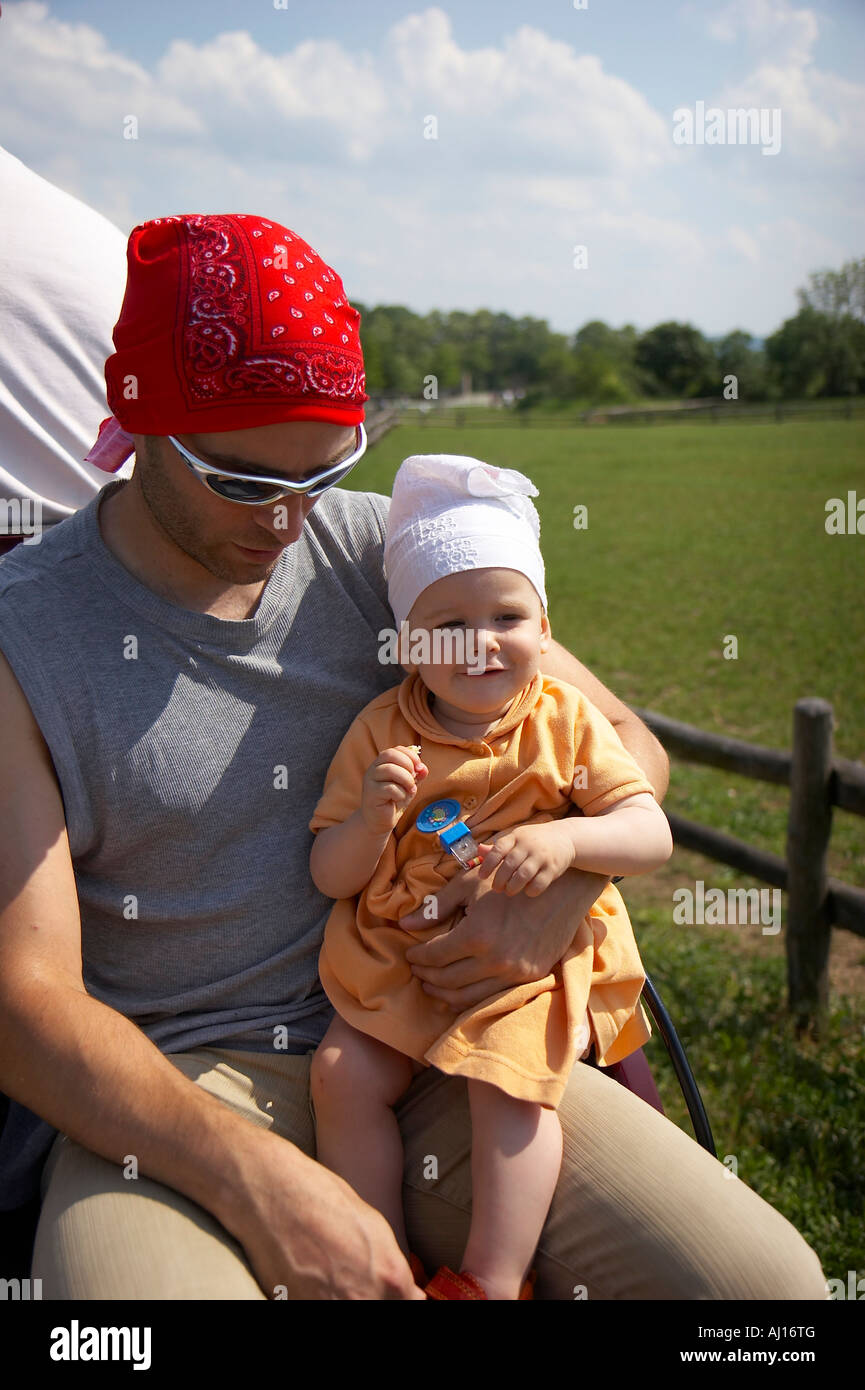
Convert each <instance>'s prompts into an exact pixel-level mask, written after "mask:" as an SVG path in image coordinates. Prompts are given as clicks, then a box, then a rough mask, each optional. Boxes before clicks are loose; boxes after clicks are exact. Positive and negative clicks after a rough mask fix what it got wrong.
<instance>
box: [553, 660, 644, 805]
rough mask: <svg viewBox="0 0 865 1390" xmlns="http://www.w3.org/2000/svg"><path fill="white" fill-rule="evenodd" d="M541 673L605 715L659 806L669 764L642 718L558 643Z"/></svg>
mask: <svg viewBox="0 0 865 1390" xmlns="http://www.w3.org/2000/svg"><path fill="white" fill-rule="evenodd" d="M541 671H542V672H543V674H544V675H545V676H553V677H555V678H556V679H557V680H562V681H567V682H568V684H569V685H575V686H576V687H577V689H578V690H581V691H582V692H583V694H584V695H585V696H587V697H588V699H590V700H591V702H592V704H593V705H597V707H598V709H599V710H600V711H601V714H603V715H606V717H607V719H609V721H610V723H611V724H612V726H613V728H614V729H615V731H616V733H617V734H618V735H619V738H620V739H621V740H622V743H623V744H624V745H625V747H626V748H627V750H628V752H629V753H630V755H631V757H632V758H633V759H634V762H635V763H637V765H638V766H639V767H640V768H642V770H643V772H644V773H645V774H646V778H647V779H648V781H650V782H651V784H652V786H653V788H654V790H655V800H656V801H657V802H658V804H659V805H660V803H661V802H662V801H663V800H664V797H665V796H666V794H667V787H668V786H669V782H670V762H669V759H668V757H667V755H666V753H665V752H664V748H663V745H662V744H660V743H659V742H658V740H657V739H656V738H655V735H654V734H653V733H652V732H651V730H650V729H647V728H646V725H645V724H644V723H643V721H642V719H638V718H637V716H636V714H634V712H633V710H630V709H628V706H627V705H623V704H622V701H621V700H619V699H617V698H616V696H615V695H614V694H613V692H612V691H611V690H608V689H607V687H606V686H605V685H602V684H601V682H600V681H599V680H598V678H597V677H596V676H593V675H592V673H591V671H589V670H588V669H587V668H586V667H585V666H583V664H582V662H580V661H577V658H576V657H575V656H572V655H571V653H570V652H569V651H568V650H567V649H566V648H565V647H563V646H562V645H561V643H560V642H556V641H555V640H553V641H552V642H551V643H550V649H549V651H548V652H546V653H545V654H544V656H543V657H542V659H541Z"/></svg>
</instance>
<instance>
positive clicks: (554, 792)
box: [310, 455, 673, 1299]
mask: <svg viewBox="0 0 865 1390" xmlns="http://www.w3.org/2000/svg"><path fill="white" fill-rule="evenodd" d="M532 496H537V490H536V489H535V488H534V487H533V485H532V484H531V482H530V481H529V480H528V479H527V478H525V477H524V476H523V475H522V474H520V473H517V472H515V471H514V470H512V469H498V468H494V467H492V466H490V465H487V464H483V463H481V462H479V461H478V460H476V459H471V458H463V457H459V456H455V455H421V456H414V457H412V458H408V459H406V460H405V462H404V463H403V464H402V466H401V468H400V470H399V472H398V473H397V476H396V479H395V482H394V488H393V499H392V502H391V508H390V515H389V520H388V535H387V541H386V545H385V569H386V572H387V578H388V592H389V598H390V602H391V607H392V608H393V611H394V615H395V618H396V622H397V627H398V629H400V630H401V632H402V633H403V635H404V636H406V635H407V636H408V639H409V653H410V662H406V663H405V666H406V669H407V670H408V671H409V675H408V677H407V679H406V680H405V681H403V683H402V684H401V685H400V686H398V687H395V688H394V689H391V690H388V691H387V692H385V694H383V695H380V696H379V697H378V698H377V699H375V700H373V701H372V702H371V703H370V704H368V705H367V706H366V708H365V709H364V710H362V711H361V713H360V714H359V715H358V716H357V718H356V719H355V721H354V722H353V724H352V725H351V728H350V729H349V730H348V733H347V734H346V735H345V737H344V739H343V741H342V743H341V745H340V747H339V749H338V750H337V753H336V756H335V757H334V760H333V762H332V763H331V766H330V769H329V771H328V775H327V780H326V782H325V788H324V792H323V795H322V797H321V799H320V801H319V803H318V806H317V807H316V811H315V814H314V816H313V819H312V821H311V822H310V828H311V829H312V830H313V831H314V832H315V833H316V839H315V843H314V845H313V850H312V855H311V859H310V868H311V873H312V877H313V879H314V881H315V883H316V885H317V887H318V888H319V889H320V890H321V892H323V893H325V894H327V895H328V896H329V897H332V898H335V899H337V900H338V901H337V902H336V903H335V905H334V908H333V910H332V912H331V915H330V917H329V918H328V922H327V925H326V928H325V935H324V943H323V946H322V951H321V956H320V961H319V973H320V977H321V981H322V985H323V988H324V989H325V991H326V993H327V995H328V997H329V999H330V1001H331V1003H332V1004H333V1005H334V1008H335V1009H336V1017H335V1018H334V1019H333V1022H332V1023H331V1025H330V1027H329V1029H328V1031H327V1034H326V1035H325V1037H324V1039H323V1040H322V1042H321V1044H320V1046H319V1048H318V1050H317V1052H316V1055H315V1057H314V1058H313V1063H312V1074H311V1095H312V1100H313V1105H314V1109H315V1117H316V1136H317V1153H318V1159H319V1161H320V1162H321V1163H324V1164H325V1165H326V1166H327V1167H328V1168H330V1169H332V1170H333V1171H334V1172H337V1173H339V1174H340V1176H342V1177H343V1178H344V1179H345V1180H346V1181H347V1182H349V1183H350V1184H351V1185H352V1187H353V1188H354V1189H355V1191H356V1192H357V1193H358V1194H359V1195H360V1196H361V1197H362V1198H363V1199H364V1200H365V1201H367V1202H369V1203H370V1205H372V1206H374V1207H376V1208H377V1210H379V1211H380V1212H382V1213H383V1215H384V1216H385V1217H386V1218H387V1219H388V1221H389V1222H390V1223H391V1226H392V1227H393V1230H394V1233H395V1235H396V1238H397V1240H398V1242H399V1244H400V1246H401V1248H402V1250H403V1252H404V1254H405V1255H406V1257H407V1259H409V1261H410V1263H411V1266H412V1269H413V1271H414V1273H415V1278H416V1280H417V1282H418V1283H419V1284H420V1285H421V1287H424V1286H425V1288H426V1293H427V1295H428V1297H430V1298H437V1299H460V1298H480V1299H521V1298H523V1299H524V1298H531V1297H532V1296H533V1294H532V1285H533V1282H534V1271H532V1270H531V1265H532V1261H533V1258H534V1254H535V1250H536V1248H537V1244H538V1240H539V1238H540V1234H541V1230H542V1228H543V1225H544V1222H545V1220H546V1218H547V1214H548V1211H549V1208H550V1204H551V1201H552V1198H553V1194H554V1191H555V1187H556V1182H557V1179H558V1174H559V1169H560V1165H561V1157H562V1131H561V1126H560V1124H559V1120H558V1116H557V1114H556V1107H557V1105H558V1103H559V1101H560V1100H561V1096H562V1094H563V1091H564V1088H565V1086H566V1084H567V1080H568V1076H569V1075H570V1072H571V1070H572V1069H573V1067H574V1065H575V1062H576V1061H577V1060H578V1059H579V1058H580V1056H581V1055H585V1053H586V1051H588V1050H589V1048H587V1044H591V1045H593V1046H594V1049H595V1055H596V1060H597V1062H598V1063H599V1064H601V1065H610V1064H611V1063H613V1062H615V1061H618V1060H620V1059H621V1058H623V1057H626V1056H628V1055H629V1054H630V1053H632V1052H634V1051H635V1050H636V1049H637V1048H639V1047H640V1046H641V1045H642V1044H643V1043H644V1042H645V1041H646V1039H647V1038H648V1037H649V1028H648V1024H647V1021H646V1018H645V1015H644V1014H643V1011H642V1008H641V1006H640V1002H639V999H640V991H641V989H642V985H643V982H644V979H645V972H644V971H643V968H642V965H641V962H640V958H639V953H638V951H637V947H636V943H635V941H634V937H633V932H632V930H631V926H630V922H629V920H628V916H627V913H626V911H625V908H624V903H623V902H622V899H621V896H620V894H619V893H618V890H617V889H616V888H614V887H613V886H612V884H608V885H607V887H606V888H605V889H604V891H603V893H602V894H601V896H600V897H599V898H598V900H597V902H596V903H595V905H594V906H593V908H592V911H591V914H590V915H589V916H587V917H586V918H584V919H583V920H582V921H581V922H580V923H579V924H575V931H574V938H573V941H572V943H571V945H570V947H569V948H568V950H567V951H566V952H565V954H564V956H563V957H562V960H561V961H560V962H559V963H558V964H557V965H556V966H555V967H554V969H553V971H552V972H551V974H550V975H549V976H548V977H546V978H545V979H543V980H539V981H533V982H531V983H529V984H525V985H519V986H515V987H510V988H508V989H505V990H502V991H499V992H498V993H497V994H494V995H492V996H491V997H490V998H488V999H485V1000H483V1001H482V1002H481V1003H479V1004H475V1005H473V1006H472V1007H471V1008H469V1009H467V1010H465V1011H463V1012H462V1013H460V1014H458V1015H456V1016H455V1015H454V1012H453V1011H452V1010H451V1008H450V1006H449V1005H448V1004H446V1003H445V1002H444V1001H443V1000H440V999H437V998H434V997H433V996H431V995H429V994H427V993H426V992H425V991H424V990H423V988H422V982H421V981H420V980H419V979H418V978H417V977H416V976H414V975H413V974H412V971H411V967H410V965H409V963H408V961H407V960H406V959H405V952H406V950H407V949H408V948H409V947H410V946H412V945H413V944H415V943H416V942H419V941H427V940H430V939H431V938H432V937H436V936H440V935H441V934H442V932H443V931H444V930H446V929H448V928H449V927H451V926H453V925H454V921H453V920H451V921H448V922H441V921H436V920H435V916H434V911H435V906H436V900H435V896H434V895H435V893H436V891H437V890H439V889H440V888H441V887H442V886H443V885H444V884H445V883H447V882H449V881H450V879H451V878H453V876H454V875H455V874H456V873H461V872H466V871H468V872H474V873H476V874H477V875H478V876H479V877H480V878H482V879H488V880H490V882H491V887H492V888H493V889H494V890H496V891H498V892H504V893H506V894H508V895H513V894H515V893H519V892H524V893H525V894H526V895H527V896H530V897H535V896H537V895H538V894H540V893H543V892H544V890H545V889H546V888H547V887H548V886H549V885H550V884H551V883H552V882H553V881H554V880H555V879H557V878H558V877H559V876H560V875H561V874H563V873H565V872H566V870H568V869H570V868H578V869H585V870H588V871H591V872H595V873H602V874H605V875H607V876H612V875H617V874H640V873H647V872H649V871H650V870H652V869H654V868H657V867H658V866H659V865H661V864H663V863H665V862H666V860H667V859H668V858H669V856H670V854H671V853H672V848H673V845H672V837H671V835H670V829H669V826H668V823H667V819H666V817H665V815H664V813H663V811H662V810H661V808H660V807H659V806H658V804H657V803H656V801H655V799H654V796H653V794H652V787H651V784H650V783H649V782H648V781H647V780H646V778H645V777H644V775H643V773H642V772H641V771H640V768H639V767H638V766H637V764H636V763H635V762H634V760H633V759H632V758H631V756H630V754H629V753H628V752H627V751H626V750H625V748H624V746H623V745H622V743H621V741H620V739H619V738H618V735H617V734H616V732H615V730H614V729H613V727H612V725H611V724H610V723H609V721H608V720H607V719H606V718H605V717H604V716H603V715H602V714H601V713H600V711H599V710H597V709H596V708H595V706H594V705H592V704H591V703H590V702H589V700H587V699H586V697H585V696H584V695H583V694H581V692H580V691H579V690H577V689H576V688H575V687H574V686H571V685H568V684H566V683H565V682H562V681H559V680H554V679H553V678H551V677H548V676H545V675H543V674H542V673H541V671H540V670H539V666H540V661H541V657H542V656H543V654H544V653H545V652H546V651H547V650H548V649H549V646H550V642H551V632H550V624H549V619H548V617H547V599H546V592H545V588H544V566H543V560H542V558H541V552H540V548H539V544H538V541H539V534H540V528H539V522H538V517H537V512H536V510H535V508H534V506H533V504H532V502H531V501H530V497H532ZM406 621H407V623H408V633H407V634H406V630H405V628H404V627H403V624H404V623H405V622H406ZM405 650H406V648H405V644H404V645H403V655H405ZM411 663H414V664H411ZM574 807H578V808H579V809H580V810H581V811H582V814H581V815H580V814H568V813H569V812H573V811H574ZM460 822H462V825H460ZM454 826H456V828H455V829H454ZM448 827H450V830H448ZM464 829H468V830H470V831H471V833H472V835H473V837H474V841H473V842H472V841H468V842H467V841H466V839H465V838H463V840H462V843H463V845H465V844H466V843H468V844H469V855H470V857H467V856H466V854H465V853H463V854H462V860H463V862H462V863H461V862H460V861H459V860H458V859H457V858H456V857H455V855H454V853H451V852H450V850H449V848H448V843H449V842H453V840H454V839H455V838H456V840H457V841H459V839H460V837H461V836H462V835H463V830H464ZM439 830H442V831H444V834H443V835H442V837H441V838H440V837H439V834H437V833H436V832H437V831H439ZM459 851H460V844H459V843H457V844H456V845H455V852H459ZM478 860H480V861H481V862H480V867H477V862H478ZM464 864H468V865H474V867H470V868H468V869H466V868H464ZM421 907H423V908H424V916H425V917H427V918H428V919H429V925H428V926H426V927H425V928H423V929H420V930H413V931H409V930H407V929H406V928H404V927H402V926H401V925H400V919H401V918H403V917H405V916H406V915H407V914H409V913H411V912H414V911H416V910H417V909H419V908H421ZM430 1065H432V1066H435V1067H436V1068H437V1069H438V1070H440V1071H442V1072H445V1073H447V1074H449V1075H455V1076H457V1075H458V1076H464V1077H465V1078H466V1081H467V1087H468V1099H469V1106H470V1112H471V1121H472V1189H473V1201H472V1217H471V1226H470V1230H469V1236H468V1243H467V1245H466V1247H465V1250H464V1252H463V1256H462V1261H461V1263H460V1271H459V1273H458V1274H457V1273H454V1272H453V1270H452V1269H450V1268H449V1267H447V1266H443V1267H441V1268H440V1269H439V1270H438V1272H437V1274H436V1275H435V1277H434V1278H433V1279H432V1281H430V1282H429V1283H426V1275H425V1274H424V1271H423V1266H422V1264H421V1262H420V1260H419V1258H418V1257H417V1256H415V1255H414V1254H413V1253H412V1252H411V1251H410V1250H409V1244H408V1240H407V1236H406V1229H405V1222H404V1216H403V1209H402V1182H403V1164H404V1156H403V1150H402V1141H401V1136H400V1131H399V1126H398V1123H397V1119H396V1116H395V1115H394V1112H393V1109H392V1107H393V1106H394V1105H395V1103H396V1102H397V1100H398V1099H399V1098H400V1096H401V1095H402V1094H403V1093H404V1092H405V1090H406V1089H407V1088H408V1086H409V1085H410V1084H411V1081H412V1079H413V1077H414V1076H416V1075H417V1074H418V1073H419V1072H421V1071H423V1070H424V1069H425V1068H426V1067H427V1066H430Z"/></svg>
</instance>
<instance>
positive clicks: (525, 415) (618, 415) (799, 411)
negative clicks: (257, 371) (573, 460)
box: [387, 396, 865, 429]
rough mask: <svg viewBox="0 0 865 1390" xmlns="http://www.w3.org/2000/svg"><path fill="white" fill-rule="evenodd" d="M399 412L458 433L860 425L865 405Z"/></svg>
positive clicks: (413, 407)
mask: <svg viewBox="0 0 865 1390" xmlns="http://www.w3.org/2000/svg"><path fill="white" fill-rule="evenodd" d="M387 408H388V410H390V409H394V410H397V411H398V412H399V413H400V414H401V416H402V419H403V420H404V421H405V422H406V423H407V424H408V423H410V424H413V425H415V424H416V425H420V426H422V427H423V428H424V429H426V428H435V427H437V426H442V427H447V428H456V429H496V428H502V429H583V428H586V427H588V426H592V427H595V426H598V425H620V426H623V427H624V426H627V425H631V426H637V425H642V426H645V425H665V424H667V425H670V424H706V423H708V424H714V425H718V424H738V425H742V424H747V423H754V424H759V423H761V422H762V423H769V424H779V425H781V424H786V423H787V422H788V421H792V420H816V421H819V420H825V419H842V420H853V419H856V420H861V419H862V418H863V416H865V400H863V398H862V397H861V396H859V397H853V398H851V399H850V400H842V401H837V400H832V401H760V402H756V401H755V402H753V403H751V402H745V401H718V400H711V401H706V400H699V401H688V402H685V403H683V404H679V405H657V406H654V405H642V406H608V407H604V406H596V407H593V408H591V409H589V410H585V411H582V412H580V413H577V412H576V411H575V412H574V413H573V414H562V415H545V414H544V413H543V411H538V412H533V411H519V410H514V409H513V408H505V407H501V408H499V409H494V408H485V409H481V408H479V407H474V406H455V405H448V403H447V401H442V402H441V403H440V404H437V405H436V406H434V407H432V408H430V407H427V408H422V407H421V406H419V405H417V404H416V403H413V402H401V403H398V404H397V403H393V404H391V405H388V407H387Z"/></svg>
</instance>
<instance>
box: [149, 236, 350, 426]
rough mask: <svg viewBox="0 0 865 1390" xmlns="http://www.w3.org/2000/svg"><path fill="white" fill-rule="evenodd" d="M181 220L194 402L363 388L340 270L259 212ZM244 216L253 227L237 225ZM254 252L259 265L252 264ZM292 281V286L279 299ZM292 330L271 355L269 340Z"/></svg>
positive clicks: (342, 394)
mask: <svg viewBox="0 0 865 1390" xmlns="http://www.w3.org/2000/svg"><path fill="white" fill-rule="evenodd" d="M164 220H165V221H172V220H174V219H171V218H166V219H164ZM184 220H185V221H186V226H187V231H188V236H189V257H188V261H187V264H186V266H185V267H184V269H185V272H186V274H185V276H184V279H185V283H184V284H182V292H183V296H184V300H185V302H184V303H183V304H182V306H181V309H180V318H181V323H182V341H183V353H182V355H181V359H180V362H179V363H178V366H179V367H180V368H181V373H182V379H183V381H184V385H185V388H186V393H187V401H188V404H189V405H190V406H191V407H193V408H194V407H195V406H196V405H212V404H213V403H214V402H215V401H218V400H220V399H224V398H226V397H229V398H230V397H233V396H237V395H240V396H250V395H252V396H273V397H280V396H290V397H300V398H302V397H303V396H307V395H308V396H311V397H313V398H317V399H320V398H321V397H330V398H331V399H333V400H346V401H352V400H356V399H357V398H358V397H359V396H362V395H363V393H364V389H365V378H364V371H363V361H362V358H361V355H360V351H359V349H358V348H357V347H356V346H354V347H353V346H352V342H353V341H354V343H356V340H357V325H356V320H357V314H356V312H355V311H354V310H353V309H348V311H347V302H346V300H345V297H344V294H343V293H342V286H341V284H340V282H339V280H338V279H337V276H336V275H335V274H334V272H333V271H332V270H331V269H330V268H329V267H328V266H326V265H325V263H324V261H322V259H321V257H320V256H318V255H317V253H316V252H314V251H313V250H312V249H311V248H310V247H307V246H306V243H304V242H299V241H298V239H297V238H296V237H295V236H294V235H293V233H291V232H289V231H287V230H286V229H285V228H284V227H278V226H276V225H275V224H273V223H270V222H264V221H262V220H260V219H257V218H249V217H242V216H238V217H237V218H234V217H222V218H220V217H191V218H187V219H184ZM240 222H243V223H247V224H249V223H251V224H253V225H252V226H244V227H243V228H242V231H241V228H239V227H238V226H237V225H236V224H237V223H240ZM255 241H259V242H260V245H259V246H255V244H254V243H255ZM291 246H295V247H296V248H298V249H297V250H296V252H295V253H292V252H291V251H290V247H291ZM253 257H256V258H257V259H258V264H257V265H251V264H250V262H251V261H252V258H253ZM283 267H289V268H290V273H289V272H288V271H287V270H286V269H283ZM331 283H333V284H335V285H337V286H339V292H338V293H337V297H336V298H331V292H330V291H329V289H328V288H326V287H327V286H329V285H330V284H331ZM286 284H290V285H292V286H293V288H292V290H291V291H290V294H289V293H288V292H285V294H286V299H287V300H288V301H289V302H288V303H283V304H281V303H280V300H282V298H283V293H284V290H285V285H286ZM279 285H282V288H278V286H279ZM299 304H303V305H304V306H305V307H304V308H303V309H300V308H298V307H297V306H298V305H299ZM328 307H329V308H332V309H333V310H334V311H335V313H329V312H328ZM286 318H287V319H288V320H289V322H288V323H283V322H279V321H278V320H281V319H286ZM298 320H302V326H301V323H299V322H297V321H298ZM286 333H288V334H290V339H289V341H286V342H285V343H282V342H280V343H279V349H278V351H271V352H268V351H267V349H266V346H265V344H266V343H267V341H268V339H269V340H271V341H278V340H279V339H281V338H282V337H283V335H285V334H286ZM301 335H303V336H301ZM317 339H321V341H320V342H318V341H316V340H317ZM346 344H348V345H349V346H345V345H346Z"/></svg>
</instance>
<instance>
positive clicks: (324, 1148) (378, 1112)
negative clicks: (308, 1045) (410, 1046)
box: [309, 1014, 412, 1256]
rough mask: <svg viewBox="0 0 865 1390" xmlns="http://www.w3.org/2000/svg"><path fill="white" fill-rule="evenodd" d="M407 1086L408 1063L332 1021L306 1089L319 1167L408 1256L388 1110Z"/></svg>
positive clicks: (396, 1144) (398, 1157)
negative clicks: (386, 1226) (386, 1228)
mask: <svg viewBox="0 0 865 1390" xmlns="http://www.w3.org/2000/svg"><path fill="white" fill-rule="evenodd" d="M411 1079H412V1063H411V1058H409V1057H404V1056H403V1054H402V1053H401V1052H396V1051H395V1050H394V1049H393V1048H392V1047H388V1046H387V1045H386V1044H385V1043H382V1042H379V1041H378V1039H377V1038H370V1037H368V1036H367V1034H366V1033H360V1032H358V1030H357V1029H356V1028H352V1026H351V1025H350V1024H349V1023H346V1022H345V1020H344V1019H343V1018H340V1016H339V1015H338V1014H337V1016H336V1018H334V1020H333V1022H332V1023H331V1025H330V1027H329V1028H328V1030H327V1032H326V1033H325V1035H324V1037H323V1038H322V1040H321V1043H320V1044H319V1046H318V1050H317V1051H316V1054H315V1056H314V1057H313V1059H312V1067H311V1071H310V1088H309V1089H310V1096H311V1098H312V1103H313V1107H314V1109H315V1127H316V1157H317V1158H318V1161H319V1163H323V1164H324V1166H325V1167H326V1168H330V1170H331V1171H332V1172H334V1173H338V1174H339V1176H340V1177H341V1178H345V1180H346V1182H348V1183H351V1186H352V1187H353V1188H354V1190H355V1192H356V1193H357V1194H358V1196H359V1197H362V1198H363V1200H364V1201H365V1202H368V1203H369V1205H370V1206H372V1207H375V1208H376V1210H377V1211H380V1212H381V1214H382V1216H384V1217H386V1219H387V1220H388V1221H389V1222H390V1224H391V1227H392V1229H393V1232H394V1235H395V1236H396V1238H397V1241H398V1242H399V1245H400V1248H401V1249H402V1251H403V1253H404V1254H405V1255H406V1256H407V1255H408V1253H409V1247H408V1239H407V1237H406V1233H405V1219H404V1217H403V1208H402V1178H403V1162H404V1158H403V1146H402V1136H401V1135H400V1132H399V1125H398V1124H397V1120H396V1116H395V1115H394V1113H393V1110H392V1108H391V1107H392V1106H393V1105H395V1104H396V1102H397V1101H398V1100H399V1098H400V1096H401V1095H402V1094H403V1092H404V1091H405V1090H407V1089H408V1087H409V1085H410V1084H411Z"/></svg>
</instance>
